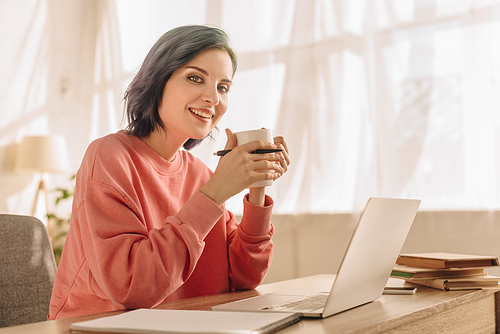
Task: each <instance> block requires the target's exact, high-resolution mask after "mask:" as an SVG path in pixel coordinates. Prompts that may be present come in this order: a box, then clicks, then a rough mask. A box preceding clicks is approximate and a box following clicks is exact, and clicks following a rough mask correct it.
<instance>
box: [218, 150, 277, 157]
mask: <svg viewBox="0 0 500 334" xmlns="http://www.w3.org/2000/svg"><path fill="white" fill-rule="evenodd" d="M282 151H283V150H281V149H279V148H268V149H265V148H264V149H258V150H255V151H253V152H252V154H265V153H276V152H282ZM229 152H231V150H222V151H217V152H214V155H216V156H218V157H223V156H225V155H226V154H228V153H229Z"/></svg>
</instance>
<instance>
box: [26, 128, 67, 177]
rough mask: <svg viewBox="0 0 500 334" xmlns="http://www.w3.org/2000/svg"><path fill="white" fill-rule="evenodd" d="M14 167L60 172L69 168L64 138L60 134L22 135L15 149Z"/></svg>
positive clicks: (35, 170)
mask: <svg viewBox="0 0 500 334" xmlns="http://www.w3.org/2000/svg"><path fill="white" fill-rule="evenodd" d="M16 168H17V169H19V170H28V171H34V172H49V173H61V172H65V171H67V170H68V169H69V162H68V151H67V147H66V140H65V138H64V137H62V136H56V135H51V136H27V137H24V138H23V140H22V142H21V144H20V145H19V149H18V151H17V159H16Z"/></svg>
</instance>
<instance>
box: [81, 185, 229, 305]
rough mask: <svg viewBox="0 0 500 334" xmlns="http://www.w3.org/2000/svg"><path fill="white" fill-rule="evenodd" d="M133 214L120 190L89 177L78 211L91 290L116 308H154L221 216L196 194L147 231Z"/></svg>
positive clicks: (188, 268)
mask: <svg viewBox="0 0 500 334" xmlns="http://www.w3.org/2000/svg"><path fill="white" fill-rule="evenodd" d="M131 208H132V209H131ZM134 212H137V211H136V210H134V209H133V203H129V202H128V201H127V198H125V197H124V196H122V195H121V193H120V192H118V191H116V189H113V188H112V187H111V186H109V185H106V184H103V183H100V182H96V181H87V184H86V191H85V196H84V200H83V201H82V203H81V204H80V205H79V206H78V210H77V214H78V219H79V221H80V226H81V227H80V229H81V231H80V232H81V237H82V240H83V241H84V242H83V247H84V251H85V253H86V256H87V261H88V263H89V267H90V270H91V272H92V275H93V280H95V284H93V289H94V290H95V292H96V293H97V294H98V295H100V296H102V297H103V298H109V299H110V300H111V301H112V302H113V303H114V304H115V305H117V306H118V307H120V308H140V307H153V306H155V305H156V304H158V303H160V302H161V301H163V300H164V299H165V298H166V296H168V295H169V294H170V293H172V292H173V291H174V290H176V289H177V288H178V287H180V286H181V285H182V284H183V283H184V282H185V281H186V280H187V279H188V277H189V276H190V274H191V273H192V271H193V270H194V268H195V266H196V263H197V261H198V259H199V258H200V256H201V254H202V252H203V248H204V245H205V243H204V241H203V239H204V238H205V236H206V235H207V234H208V233H209V231H210V230H211V229H212V227H213V226H214V224H215V223H216V222H217V221H218V220H219V219H220V218H221V217H222V215H223V211H222V209H221V208H220V207H219V206H217V205H216V204H215V203H214V202H213V201H211V200H210V199H208V198H207V197H206V196H204V195H202V194H201V193H199V192H195V193H194V195H193V196H192V197H191V198H190V199H189V200H188V202H187V203H186V204H185V205H184V207H183V208H181V210H180V211H179V212H178V213H177V214H176V215H174V216H170V217H168V218H167V219H166V222H165V224H164V225H163V226H162V227H161V228H159V229H152V230H151V231H149V232H148V230H147V228H146V227H145V226H144V225H143V223H142V222H141V221H140V219H139V218H138V217H137V216H136V214H135V213H134Z"/></svg>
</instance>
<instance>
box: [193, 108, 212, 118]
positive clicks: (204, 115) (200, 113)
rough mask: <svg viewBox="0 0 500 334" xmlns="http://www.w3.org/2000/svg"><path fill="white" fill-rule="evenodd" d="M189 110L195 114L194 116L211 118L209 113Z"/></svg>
mask: <svg viewBox="0 0 500 334" xmlns="http://www.w3.org/2000/svg"><path fill="white" fill-rule="evenodd" d="M189 110H190V111H191V112H192V113H193V114H195V115H198V116H201V117H203V118H212V115H210V114H209V113H206V112H203V111H199V110H196V109H191V108H189Z"/></svg>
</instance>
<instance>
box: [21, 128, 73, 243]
mask: <svg viewBox="0 0 500 334" xmlns="http://www.w3.org/2000/svg"><path fill="white" fill-rule="evenodd" d="M15 166H16V169H17V170H21V171H30V172H35V173H40V182H39V184H38V190H37V191H36V195H35V200H34V202H33V206H32V209H31V215H32V216H34V215H35V212H36V207H37V204H38V196H39V194H40V191H43V192H44V194H45V206H46V210H47V211H46V213H47V214H48V213H49V203H48V192H47V187H46V185H45V180H44V174H48V173H63V172H66V171H67V170H68V169H69V162H68V152H67V148H66V140H65V138H64V137H63V136H58V135H50V136H26V137H24V138H23V140H22V141H21V144H20V145H19V148H18V151H17V158H16V165H15ZM47 229H48V230H49V235H50V228H49V226H48V223H47Z"/></svg>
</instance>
